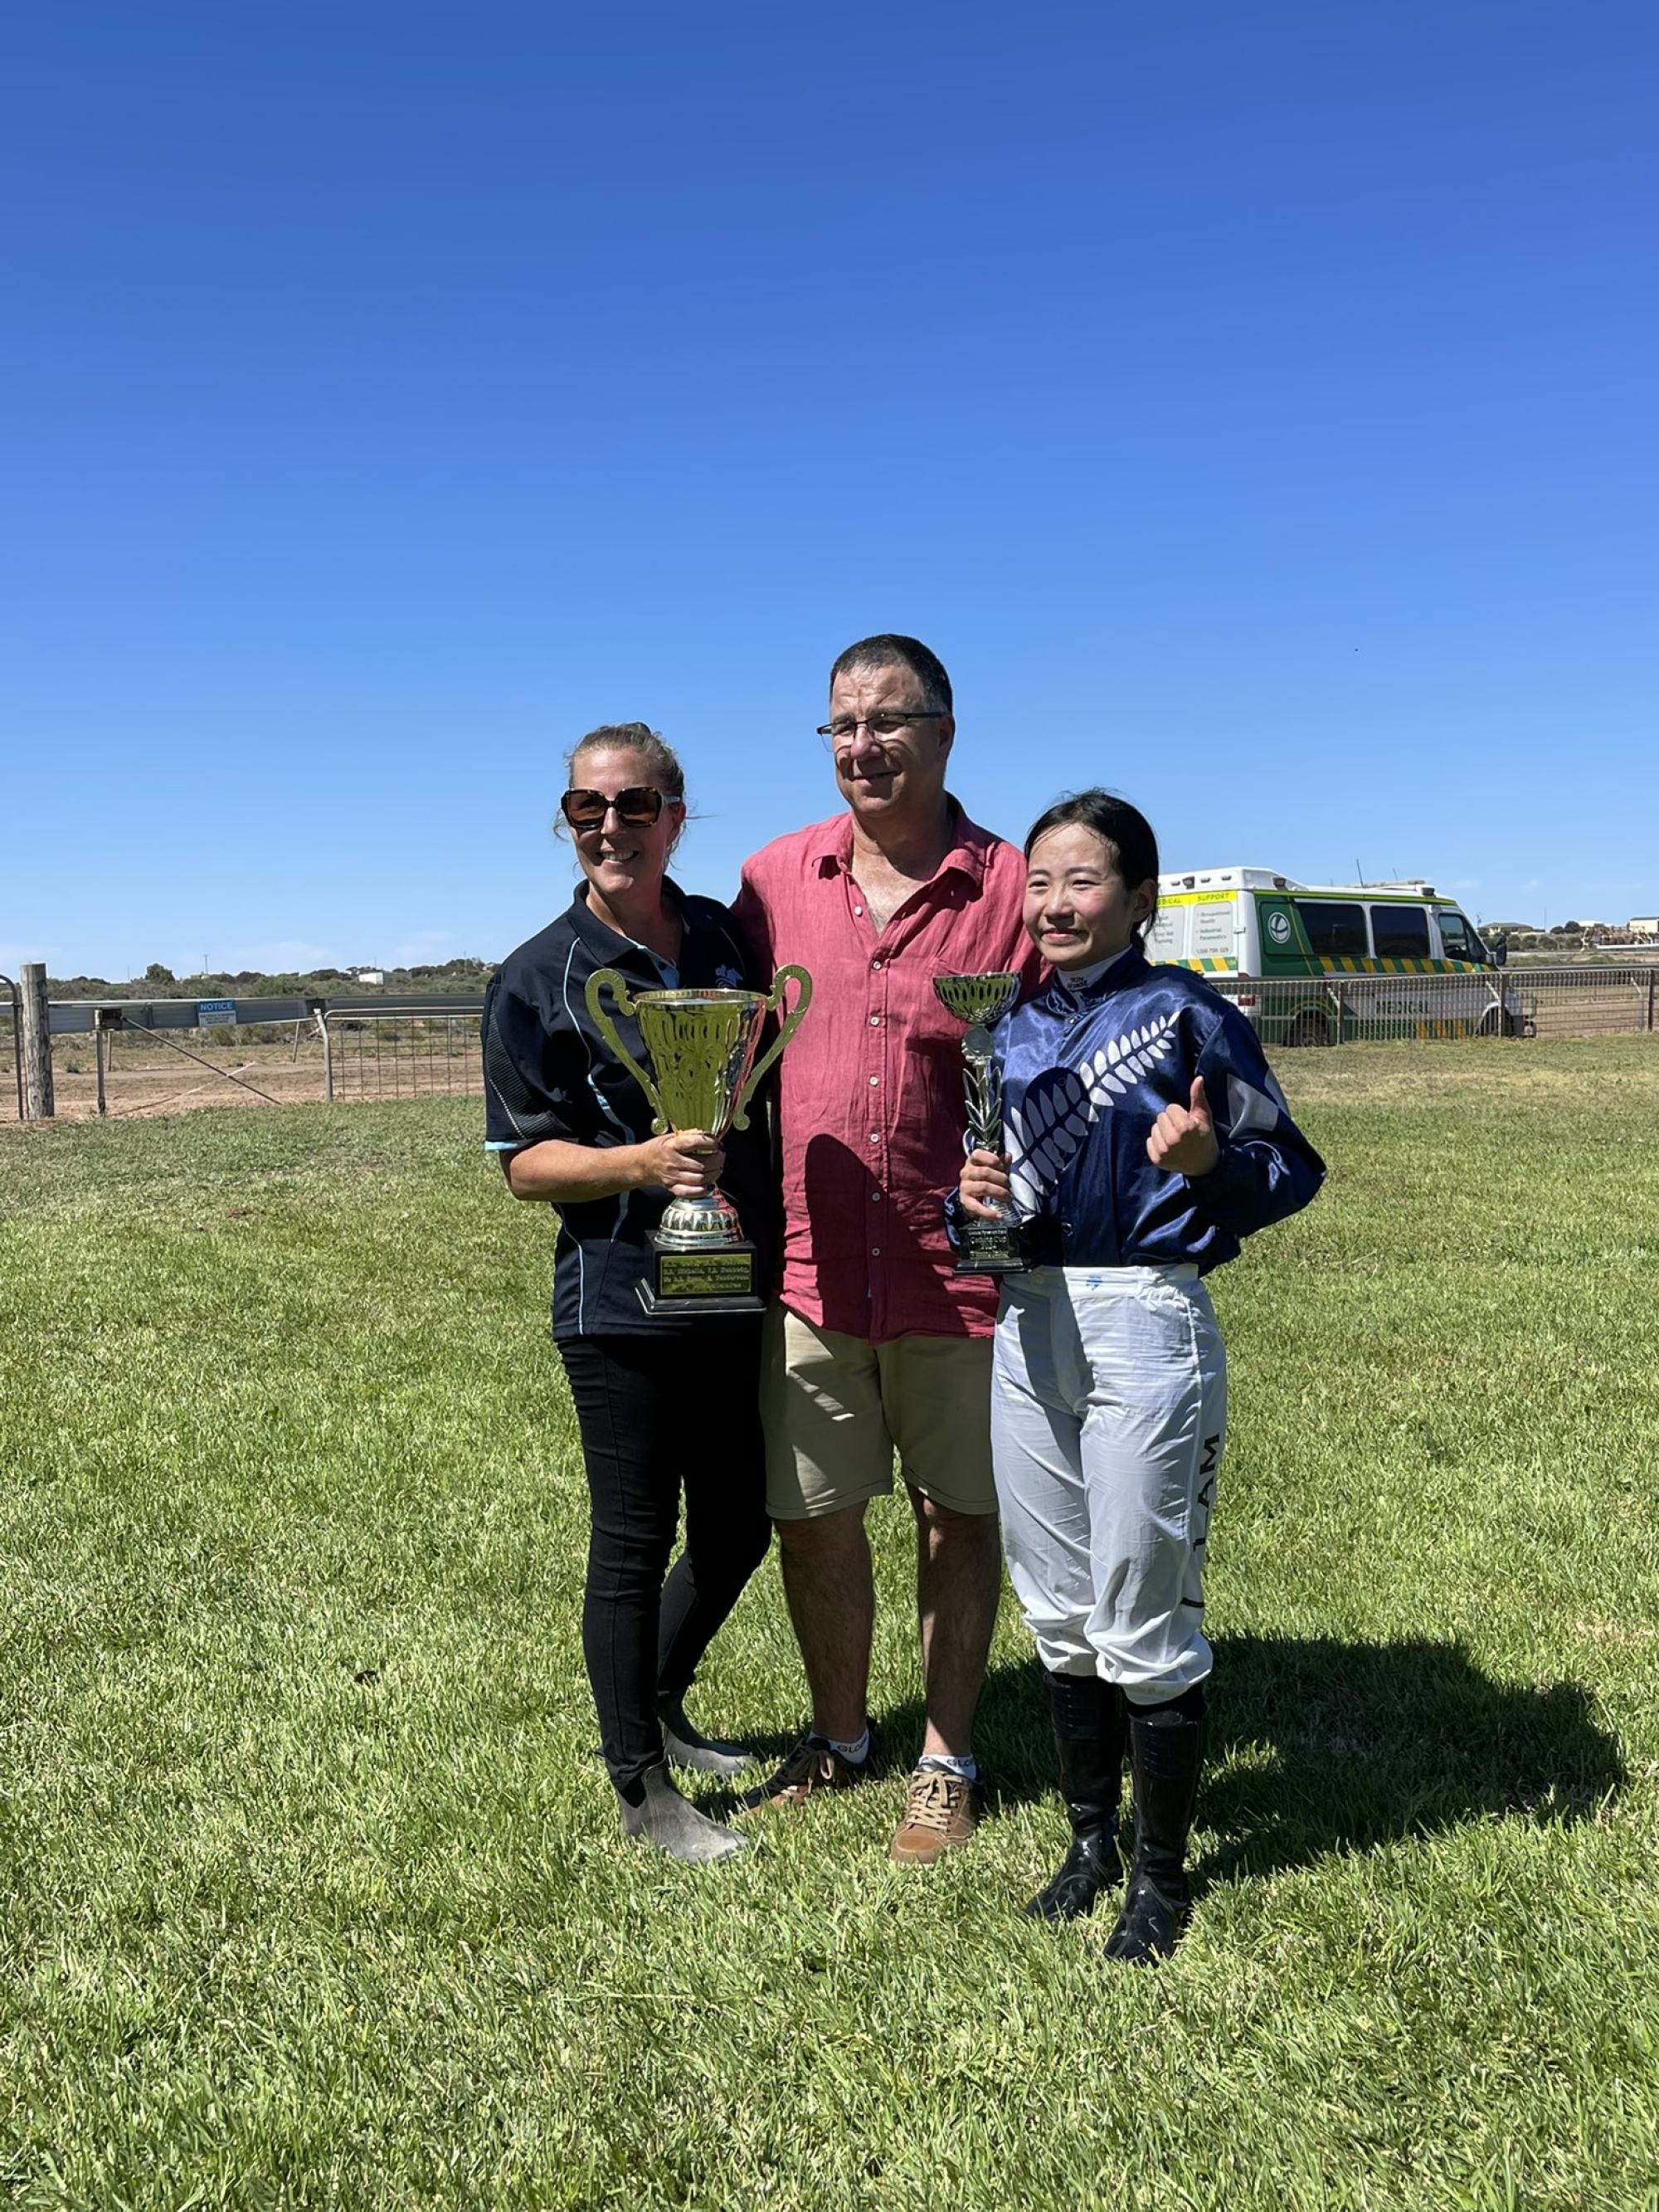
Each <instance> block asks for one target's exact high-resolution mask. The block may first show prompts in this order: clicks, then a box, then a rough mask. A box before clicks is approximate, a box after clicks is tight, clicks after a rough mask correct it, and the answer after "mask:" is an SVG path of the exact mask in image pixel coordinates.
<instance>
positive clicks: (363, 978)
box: [351, 968, 386, 990]
mask: <svg viewBox="0 0 1659 2212" xmlns="http://www.w3.org/2000/svg"><path fill="white" fill-rule="evenodd" d="M351 980H352V981H353V982H354V983H367V984H368V985H369V986H370V987H371V988H373V989H374V990H379V988H380V986H381V984H382V983H384V982H385V981H386V970H385V969H384V968H354V969H352V971H351Z"/></svg>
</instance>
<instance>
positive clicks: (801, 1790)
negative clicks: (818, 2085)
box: [734, 635, 1037, 1863]
mask: <svg viewBox="0 0 1659 2212" xmlns="http://www.w3.org/2000/svg"><path fill="white" fill-rule="evenodd" d="M821 734H822V735H823V738H824V740H825V742H826V744H828V746H829V751H830V754H831V757H832V758H833V760H834V763H835V775H836V787H837V788H838V789H839V791H840V793H841V795H842V799H844V800H845V801H846V811H845V812H843V813H840V814H836V815H835V816H833V817H831V818H830V819H829V821H827V822H821V823H817V824H815V825H814V827H812V828H811V829H802V830H798V831H797V832H796V833H795V834H794V835H793V836H787V837H780V838H778V839H776V840H775V842H773V843H772V844H770V845H768V846H767V847H765V848H764V849H763V851H761V852H759V853H757V854H755V855H754V857H753V859H752V860H749V861H748V862H747V863H746V864H745V866H744V871H743V884H742V888H741V890H740V891H739V893H738V900H737V903H736V906H735V908H734V912H735V914H736V915H737V917H738V921H739V922H740V923H741V924H742V926H743V927H744V931H745V932H746V933H747V934H748V935H749V937H750V939H751V940H752V942H753V944H754V946H755V949H756V951H757V954H758V955H759V956H760V957H761V959H762V961H763V963H766V964H767V965H769V966H772V967H777V966H781V965H782V964H783V963H785V962H787V961H798V962H799V963H800V964H801V965H802V966H803V967H805V968H806V969H809V970H810V971H811V976H812V980H813V985H814V989H813V997H812V1010H811V1014H810V1016H809V1017H808V1018H807V1019H806V1020H805V1022H804V1023H803V1024H801V1027H800V1030H799V1033H798V1034H797V1036H796V1037H795V1039H794V1041H793V1043H792V1044H791V1046H790V1048H789V1050H788V1051H787V1052H786V1053H785V1054H784V1055H783V1057H782V1059H781V1061H780V1063H779V1066H780V1073H781V1085H780V1105H779V1111H780V1119H781V1130H782V1139H783V1204H784V1231H783V1276H782V1284H781V1303H780V1304H779V1306H778V1308H777V1310H775V1313H774V1314H773V1316H772V1336H771V1342H770V1345H769V1358H768V1368H767V1382H766V1385H765V1392H764V1401H763V1410H764V1413H765V1419H766V1438H767V1507H768V1510H769V1512H770V1514H771V1516H772V1518H773V1520H774V1521H775V1523H776V1524H777V1530H778V1541H779V1549H780V1553H781V1559H782V1566H783V1583H784V1589H785V1592H786V1595H787V1598H788V1602H789V1612H790V1617H791V1619H792V1620H793V1623H794V1628H795V1635H796V1638H797V1640H798V1641H799V1644H800V1649H801V1656H802V1659H803V1661H804V1662H805V1668H806V1678H807V1682H808V1685H809V1686H810V1688H811V1695H812V1727H811V1732H810V1733H809V1734H808V1735H805V1736H804V1737H803V1738H802V1739H801V1741H800V1742H799V1743H798V1744H797V1745H796V1746H795V1747H794V1749H793V1751H792V1752H791V1753H789V1754H788V1756H787V1758H786V1759H785V1760H784V1761H783V1764H782V1765H781V1766H780V1767H779V1769H778V1771H777V1772H776V1773H775V1774H774V1775H773V1776H772V1778H771V1779H770V1780H769V1782H767V1783H766V1784H764V1785H763V1787H762V1788H760V1789H758V1790H751V1791H750V1793H749V1796H747V1797H746V1798H745V1800H744V1806H745V1808H746V1809H747V1810H749V1811H750V1812H757V1811H759V1810H761V1809H763V1808H767V1807H776V1806H793V1805H799V1804H800V1803H803V1802H805V1800H806V1799H807V1798H809V1797H811V1796H813V1795H814V1794H816V1793H817V1792H818V1791H820V1790H844V1789H847V1788H849V1787H851V1786H852V1785H853V1784H854V1783H857V1782H859V1781H860V1780H861V1779H862V1778H864V1776H865V1774H866V1772H867V1771H868V1766H869V1756H870V1734H869V1723H868V1717H867V1713H866V1696H867V1692H868V1687H869V1675H870V1643H871V1636H872V1630H873V1627H874V1620H875V1591H874V1585H873V1583H872V1576H871V1566H870V1547H869V1544H868V1542H867V1541H866V1535H865V1528H864V1514H865V1508H866V1504H868V1502H869V1500H870V1499H871V1498H876V1497H879V1496H884V1495H886V1494H888V1493H889V1492H891V1490H892V1487H893V1457H894V1454H895V1451H896V1453H897V1455H898V1460H899V1466H900V1471H901V1473H902V1476H903V1478H904V1483H905V1487H906V1490H907V1492H908V1496H909V1499H910V1504H911V1506H912V1508H913V1509H914V1510H915V1516H916V1531H917V1570H916V1584H917V1589H916V1595H917V1609H918V1612H919V1614H920V1616H921V1655H922V1676H923V1682H924V1686H925V1691H926V1699H927V1731H926V1735H925V1736H924V1738H923V1741H922V1747H921V1761H920V1763H919V1765H918V1766H917V1767H916V1770H915V1772H914V1773H913V1774H912V1776H911V1778H910V1784H909V1789H908V1795H907V1798H906V1803H905V1811H904V1817H903V1819H902V1820H901V1822H900V1824H899V1827H898V1830H897V1832H896V1834H895V1836H894V1838H893V1842H892V1846H891V1851H890V1856H891V1857H893V1858H894V1859H895V1860H896V1861H898V1862H899V1863H931V1862H932V1861H933V1860H934V1859H936V1858H938V1857H939V1854H940V1853H941V1852H942V1851H944V1850H948V1849H950V1848H951V1846H952V1845H953V1844H964V1843H967V1842H968V1841H969V1840H970V1838H972V1836H973V1833H974V1831H975V1826H976V1825H977V1820H978V1809H977V1788H976V1785H977V1782H978V1771H977V1769H976V1767H975V1764H974V1757H973V1741H972V1731H973V1720H974V1708H975V1705H976V1704H977V1703H978V1700H979V1692H980V1686H981V1682H982V1681H983V1680H984V1675H985V1660H986V1654H987V1650H989V1647H990V1640H991V1630H992V1626H993V1624H994V1620H995V1617H996V1608H997V1599H998V1595H999V1591H1000V1553H999V1547H998V1541H997V1521H996V1493H995V1491H994V1488H993V1486H992V1480H991V1450H990V1387H991V1333H992V1328H993V1325H994V1322H995V1319H996V1309H997V1285H996V1282H995V1280H994V1279H992V1278H990V1277H987V1276H976V1275H957V1274H955V1273H952V1262H951V1253H950V1249H949V1247H948V1245H947V1243H946V1242H945V1223H944V1216H943V1212H942V1211H941V1194H942V1193H944V1192H945V1191H946V1190H948V1189H950V1188H953V1187H954V1185H955V1182H956V1180H957V1176H958V1175H959V1173H960V1171H961V1166H962V1149H963V1145H962V1140H963V1125H964V1120H965V1114H964V1107H963V1060H962V1036H963V1030H962V1024H960V1023H959V1022H957V1021H956V1020H954V1019H953V1018H951V1016H950V1015H949V1014H947V1013H946V1012H945V1009H944V1007H943V1006H941V1005H940V1004H939V1000H938V997H937V996H936V994H935V993H934V990H933V978H934V977H935V976H936V975H953V974H963V975H968V974H983V973H986V972H988V971H992V970H996V969H1017V970H1018V971H1019V972H1020V973H1021V974H1022V975H1024V979H1025V981H1026V984H1027V986H1028V987H1029V986H1030V984H1031V983H1032V982H1033V981H1035V980H1036V964H1037V963H1036V955H1035V954H1034V952H1033V951H1032V950H1031V946H1030V940H1029V939H1028V938H1027V937H1026V935H1025V933H1024V929H1023V927H1021V921H1020V912H1021V903H1022V900H1023V896H1024V884H1025V864H1024V860H1023V859H1022V858H1021V856H1020V854H1019V852H1018V849H1017V848H1015V847H1014V846H1012V845H1009V844H1006V843H1005V842H1003V841H1002V839H1001V838H1000V837H994V836H992V835H991V834H990V833H989V831H987V830H984V829H979V828H978V827H976V825H975V823H972V822H970V821H969V819H968V817H967V816H966V814H964V813H963V810H962V808H961V807H960V806H959V805H957V802H956V800H955V799H952V798H951V794H950V793H949V792H948V791H947V790H946V789H945V771H946V768H947V765H948V763H949V760H950V756H951V743H952V740H953V738H954V737H955V735H956V723H955V720H954V719H953V718H952V715H951V683H950V678H948V677H947V676H946V674H945V670H944V668H943V667H942V666H941V665H940V664H939V660H938V659H936V658H935V657H934V655H933V653H930V652H929V651H928V649H927V647H926V646H925V645H922V644H921V643H920V642H919V641H917V640H916V639H915V638H912V637H899V636H891V635H885V636H881V637H871V638H865V639H864V640H862V641H860V643H859V644H857V645H854V646H849V647H848V649H847V651H846V652H845V653H842V656H841V658H840V659H839V660H837V661H836V665H835V666H834V667H833V668H832V669H831V671H830V672H829V720H828V722H827V723H826V724H825V725H824V726H823V731H822V732H821Z"/></svg>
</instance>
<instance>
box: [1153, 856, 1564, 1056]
mask: <svg viewBox="0 0 1659 2212" xmlns="http://www.w3.org/2000/svg"><path fill="white" fill-rule="evenodd" d="M1146 957H1147V958H1148V959H1149V960H1156V961H1163V962H1165V963H1168V964H1170V965H1171V966H1174V967H1177V968H1191V969H1196V970H1197V971H1198V972H1199V973H1200V975H1210V976H1213V977H1214V978H1215V979H1216V981H1217V982H1218V986H1219V987H1221V988H1222V989H1224V990H1225V992H1226V994H1227V996H1228V997H1229V998H1231V999H1232V1000H1234V1001H1235V1003H1236V1004H1237V1006H1239V1007H1241V1008H1242V1009H1243V1012H1246V1013H1248V1014H1249V1016H1250V1018H1251V1019H1252V1020H1253V1021H1254V1022H1255V1025H1256V1027H1257V1029H1258V1030H1260V1031H1261V1036H1262V1038H1263V1041H1264V1042H1269V1043H1273V1044H1296V1045H1313V1044H1336V1043H1339V1042H1341V1041H1342V1040H1343V1039H1344V1038H1349V1037H1376V1036H1476V1035H1478V1036H1531V1035H1532V1034H1533V1015H1534V1008H1533V1006H1532V1005H1531V1003H1530V998H1529V994H1525V993H1522V992H1520V991H1518V990H1516V989H1515V988H1514V987H1512V986H1510V985H1509V984H1508V983H1506V981H1504V977H1503V976H1502V975H1501V973H1500V969H1501V965H1502V963H1501V959H1500V958H1499V957H1497V956H1494V955H1493V954H1492V952H1490V951H1488V950H1487V948H1486V945H1484V944H1482V942H1481V939H1480V932H1479V931H1478V930H1477V929H1476V928H1475V927H1474V924H1473V923H1472V922H1471V921H1469V919H1468V915H1465V914H1463V913H1462V911H1461V909H1460V908H1459V907H1458V906H1457V903H1456V902H1455V900H1453V899H1449V898H1443V897H1442V896H1440V894H1439V893H1438V892H1437V890H1435V888H1434V885H1433V884H1427V883H1423V882H1421V881H1418V880H1413V881H1411V882H1407V883H1382V884H1302V883H1297V881H1296V879H1295V878H1294V877H1291V876H1282V875H1279V874H1278V873H1276V872H1275V871H1274V870H1273V869H1271V868H1207V869H1199V870H1196V871H1194V872H1193V873H1192V874H1190V875H1188V874H1180V873H1177V874H1174V875H1165V876H1160V877H1159V878H1158V919H1157V921H1155V922H1154V923H1153V925H1152V929H1151V931H1150V932H1149V933H1148V935H1147V939H1146ZM1249 976H1255V977H1259V978H1260V979H1261V981H1262V983H1263V986H1264V987H1263V988H1262V989H1261V991H1258V992H1255V993H1252V992H1251V991H1249V989H1248V988H1245V987H1243V985H1242V983H1229V982H1223V981H1222V980H1221V979H1222V978H1224V977H1237V978H1244V977H1249ZM1448 979H1457V980H1455V981H1449V980H1448Z"/></svg>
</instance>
